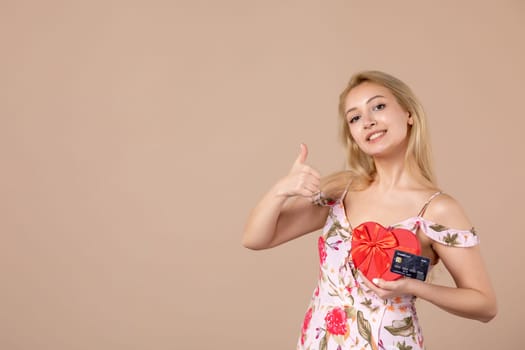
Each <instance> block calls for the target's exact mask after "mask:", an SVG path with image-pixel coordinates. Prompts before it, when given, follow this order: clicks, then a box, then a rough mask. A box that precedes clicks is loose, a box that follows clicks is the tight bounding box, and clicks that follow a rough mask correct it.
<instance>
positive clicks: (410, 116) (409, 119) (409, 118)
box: [408, 112, 414, 125]
mask: <svg viewBox="0 0 525 350" xmlns="http://www.w3.org/2000/svg"><path fill="white" fill-rule="evenodd" d="M408 125H414V118H412V114H410V112H408Z"/></svg>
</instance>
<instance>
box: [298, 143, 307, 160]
mask: <svg viewBox="0 0 525 350" xmlns="http://www.w3.org/2000/svg"><path fill="white" fill-rule="evenodd" d="M300 147H301V152H300V153H299V156H297V159H296V160H295V164H304V162H305V161H306V158H307V157H308V147H307V146H306V144H304V143H301V146H300Z"/></svg>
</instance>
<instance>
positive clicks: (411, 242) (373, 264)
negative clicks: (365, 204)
mask: <svg viewBox="0 0 525 350" xmlns="http://www.w3.org/2000/svg"><path fill="white" fill-rule="evenodd" d="M395 250H401V251H405V252H408V253H412V254H416V255H418V254H419V253H420V251H421V247H420V244H419V240H418V239H417V237H416V235H415V234H414V233H413V232H411V231H409V230H406V229H402V228H392V227H389V228H385V227H383V226H382V225H381V224H378V223H376V222H365V223H363V224H361V225H359V226H357V227H356V228H355V229H353V231H352V248H351V250H350V254H351V255H352V260H353V262H354V265H355V267H356V268H358V269H359V270H360V271H361V272H362V273H363V274H364V275H365V276H366V277H367V278H368V279H369V280H372V279H373V278H382V279H384V280H388V281H393V280H396V279H398V278H400V277H401V275H399V274H396V273H392V272H390V266H391V264H392V258H393V256H394V252H395Z"/></svg>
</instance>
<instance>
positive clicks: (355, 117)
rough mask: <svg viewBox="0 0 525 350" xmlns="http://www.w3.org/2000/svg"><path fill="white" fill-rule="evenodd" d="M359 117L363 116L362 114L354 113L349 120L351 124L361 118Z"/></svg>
mask: <svg viewBox="0 0 525 350" xmlns="http://www.w3.org/2000/svg"><path fill="white" fill-rule="evenodd" d="M359 118H361V116H359V115H354V116H353V117H352V118H350V119H349V120H348V122H349V123H350V124H351V123H355V122H356V121H358V120H359Z"/></svg>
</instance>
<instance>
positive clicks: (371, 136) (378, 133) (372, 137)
mask: <svg viewBox="0 0 525 350" xmlns="http://www.w3.org/2000/svg"><path fill="white" fill-rule="evenodd" d="M384 133H385V131H380V132H376V133H374V134H372V135H370V137H369V138H368V141H372V140H375V139H377V138H378V137H379V136H383V134H384Z"/></svg>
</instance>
